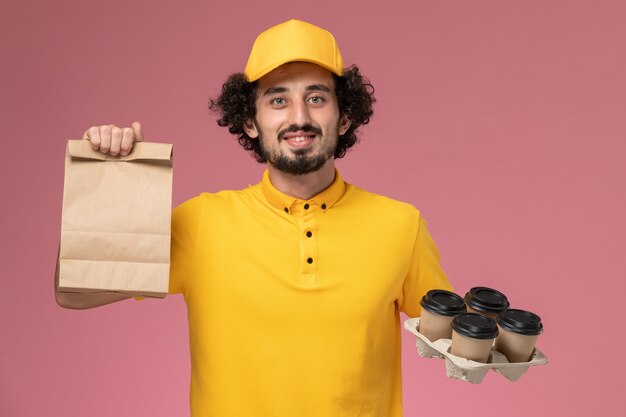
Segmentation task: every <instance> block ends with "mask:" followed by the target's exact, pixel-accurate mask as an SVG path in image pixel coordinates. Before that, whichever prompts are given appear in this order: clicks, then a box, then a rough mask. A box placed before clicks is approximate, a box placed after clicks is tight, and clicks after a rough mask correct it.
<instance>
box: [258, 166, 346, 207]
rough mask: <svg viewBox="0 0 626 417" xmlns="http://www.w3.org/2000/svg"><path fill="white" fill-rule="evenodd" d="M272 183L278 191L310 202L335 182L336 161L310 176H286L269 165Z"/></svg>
mask: <svg viewBox="0 0 626 417" xmlns="http://www.w3.org/2000/svg"><path fill="white" fill-rule="evenodd" d="M268 171H269V176H270V181H271V182H272V185H273V186H274V187H276V189H277V190H278V191H280V192H281V193H283V194H287V195H288V196H291V197H295V198H299V199H301V200H308V199H309V198H311V197H313V196H315V195H317V194H319V193H320V192H322V191H323V190H325V189H326V188H328V187H329V186H330V184H332V183H333V181H334V180H335V161H334V159H333V158H330V159H329V160H328V161H326V163H325V164H324V166H323V167H322V168H321V169H319V170H317V171H315V172H311V173H309V174H305V175H291V174H286V173H284V172H282V171H279V170H278V169H276V168H274V167H273V166H272V165H268Z"/></svg>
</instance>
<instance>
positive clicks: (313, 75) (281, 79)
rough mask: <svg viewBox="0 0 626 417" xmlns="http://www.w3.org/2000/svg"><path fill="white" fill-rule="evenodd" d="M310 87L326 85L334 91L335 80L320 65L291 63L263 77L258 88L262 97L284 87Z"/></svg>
mask: <svg viewBox="0 0 626 417" xmlns="http://www.w3.org/2000/svg"><path fill="white" fill-rule="evenodd" d="M310 85H325V86H327V87H328V89H330V90H331V91H333V89H334V87H335V79H334V78H333V75H332V73H331V72H330V71H328V70H327V69H326V68H322V67H320V66H319V65H315V64H311V63H309V62H290V63H287V64H284V65H281V66H280V67H278V68H276V69H275V70H273V71H271V72H270V73H268V74H267V75H265V76H263V77H261V78H260V79H259V81H258V87H257V88H258V91H259V93H260V94H261V95H262V94H263V93H264V92H265V91H266V90H267V89H269V88H275V87H284V88H287V89H290V90H291V89H297V88H299V87H300V88H303V89H304V88H306V87H307V86H310Z"/></svg>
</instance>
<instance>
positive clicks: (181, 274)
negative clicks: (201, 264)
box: [169, 195, 204, 294]
mask: <svg viewBox="0 0 626 417" xmlns="http://www.w3.org/2000/svg"><path fill="white" fill-rule="evenodd" d="M203 207H204V206H203V204H202V196H201V195H200V196H197V197H194V198H192V199H190V200H187V201H185V202H184V203H182V204H181V205H179V206H177V207H176V208H174V210H172V241H171V248H170V284H169V293H170V294H176V293H182V294H185V293H186V291H187V289H188V286H189V281H190V276H191V274H192V271H193V260H194V256H195V251H196V242H197V239H198V233H199V229H200V224H201V221H200V220H201V218H202V211H203Z"/></svg>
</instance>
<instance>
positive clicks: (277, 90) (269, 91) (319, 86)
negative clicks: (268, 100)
mask: <svg viewBox="0 0 626 417" xmlns="http://www.w3.org/2000/svg"><path fill="white" fill-rule="evenodd" d="M305 90H306V91H324V92H326V93H330V88H328V87H327V86H326V85H324V84H312V85H309V86H307V87H306V89H305ZM288 91H289V89H288V88H287V87H270V88H268V89H267V90H265V92H264V93H263V95H264V96H269V95H272V94H276V93H286V92H288Z"/></svg>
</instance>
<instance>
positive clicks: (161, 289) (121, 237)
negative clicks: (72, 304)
mask: <svg viewBox="0 0 626 417" xmlns="http://www.w3.org/2000/svg"><path fill="white" fill-rule="evenodd" d="M171 210H172V145H171V144H164V143H150V142H138V143H135V145H134V146H133V150H132V151H131V153H130V154H129V155H127V156H118V157H114V156H110V155H105V154H102V153H101V152H98V151H94V150H93V149H92V148H91V144H90V143H89V142H88V141H86V140H70V141H68V145H67V152H66V157H65V183H64V193H63V215H62V216H63V218H62V226H61V250H60V255H59V265H60V266H59V267H60V270H59V291H62V292H63V291H65V292H82V293H94V292H99V293H101V292H122V293H125V294H128V295H135V296H138V295H143V296H150V297H164V296H165V295H166V294H167V290H168V284H169V282H168V281H169V261H170V259H169V256H170V235H171V231H170V227H171Z"/></svg>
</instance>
